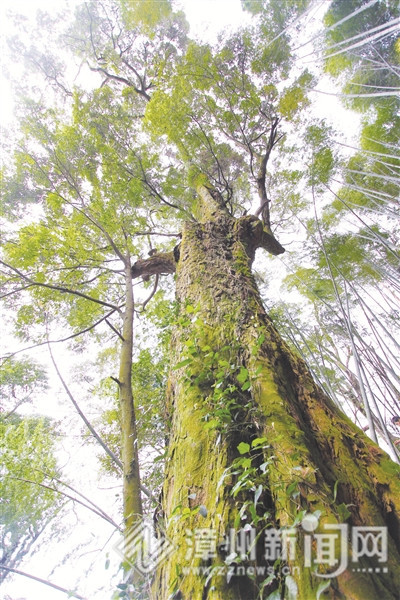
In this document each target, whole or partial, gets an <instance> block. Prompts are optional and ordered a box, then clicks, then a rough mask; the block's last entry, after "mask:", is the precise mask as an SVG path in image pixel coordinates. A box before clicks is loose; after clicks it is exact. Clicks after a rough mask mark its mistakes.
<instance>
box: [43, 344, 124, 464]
mask: <svg viewBox="0 0 400 600" xmlns="http://www.w3.org/2000/svg"><path fill="white" fill-rule="evenodd" d="M48 347H49V352H50V357H51V362H52V363H53V365H54V368H55V370H56V373H57V375H58V378H59V380H60V381H61V383H62V386H63V388H64V390H65V391H66V393H67V396H68V398H69V399H70V400H71V402H72V404H73V405H74V407H75V410H76V411H77V413H78V415H79V416H80V417H81V419H82V421H83V422H84V423H85V425H86V427H87V428H88V429H89V431H90V433H91V434H92V435H93V436H94V438H95V439H96V440H97V441H98V443H99V444H100V446H101V447H102V448H103V450H104V451H105V452H106V454H108V456H109V457H110V458H111V459H112V461H113V462H114V463H115V464H116V465H117V466H118V467H119V468H120V469H121V471H122V462H121V461H120V460H119V458H118V457H117V456H116V455H115V454H114V452H113V451H112V450H110V448H109V447H108V446H107V444H106V443H105V442H104V441H103V440H102V439H101V437H100V436H99V434H98V433H97V431H96V430H95V428H94V427H93V425H92V424H91V423H90V421H89V420H88V419H87V417H86V415H85V414H84V413H83V412H82V411H81V409H80V407H79V405H78V403H77V402H76V400H75V398H74V397H73V395H72V393H71V392H70V390H69V387H68V386H67V384H66V383H65V381H64V379H63V377H62V375H61V373H60V371H59V369H58V366H57V363H56V361H55V359H54V356H53V352H52V351H51V347H50V344H48Z"/></svg>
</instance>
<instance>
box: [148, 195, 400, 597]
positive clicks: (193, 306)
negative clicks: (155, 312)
mask: <svg viewBox="0 0 400 600" xmlns="http://www.w3.org/2000/svg"><path fill="white" fill-rule="evenodd" d="M200 197H201V198H202V201H201V211H200V213H201V215H202V222H199V223H187V224H186V226H185V228H184V230H183V234H182V243H181V246H180V257H179V261H178V265H177V281H176V286H177V300H178V303H179V317H178V319H177V324H176V329H175V334H174V342H173V353H174V361H175V364H176V365H178V364H179V363H183V364H182V365H181V366H180V367H178V368H177V369H175V370H173V371H172V374H171V376H170V379H169V385H168V398H167V402H168V412H169V415H170V419H171V430H170V442H169V451H168V459H167V464H166V477H165V485H164V489H163V508H164V517H165V521H164V525H165V532H166V535H167V536H168V537H169V538H170V539H171V540H172V541H173V542H174V544H175V546H176V550H175V552H173V553H172V554H171V555H170V556H169V557H168V558H167V559H165V560H164V561H163V562H162V563H161V564H160V566H159V568H158V572H157V574H156V579H155V583H154V588H153V591H154V598H157V600H168V599H172V598H175V599H181V600H206V599H209V600H211V599H212V600H230V599H231V600H241V599H245V598H246V599H253V598H254V599H256V598H267V597H268V595H269V594H270V593H271V592H273V591H274V589H279V590H280V595H279V594H278V595H277V597H281V598H292V599H294V598H297V599H298V600H309V599H311V598H315V596H316V590H317V589H318V587H319V586H320V584H321V582H324V581H325V579H322V578H321V577H320V576H317V575H315V574H313V573H314V571H317V572H318V573H319V575H323V574H324V572H325V574H327V573H329V572H333V571H335V570H339V571H342V572H340V573H337V576H336V577H334V578H333V579H332V580H331V587H330V592H329V594H330V595H329V597H330V598H346V599H350V598H351V599H357V600H358V599H359V600H368V599H371V600H376V598H382V600H383V598H385V600H390V599H393V600H395V599H396V598H398V593H399V589H400V555H399V546H400V529H399V512H398V511H399V508H400V479H399V475H400V469H399V467H398V466H397V465H396V464H394V463H393V462H392V461H391V460H390V459H389V457H388V456H387V455H386V454H385V453H384V452H383V451H382V450H381V449H379V448H378V446H376V445H375V444H374V443H373V442H371V440H370V439H368V438H367V437H366V436H365V435H364V434H363V432H362V431H361V430H360V429H358V428H357V427H356V426H355V425H353V424H352V422H351V421H350V420H349V419H348V418H347V417H346V416H345V415H344V414H343V413H342V412H340V410H338V408H337V407H336V405H334V404H333V402H332V401H331V400H330V399H329V398H328V397H327V396H325V395H324V393H323V392H322V391H321V390H320V389H319V388H318V387H317V386H316V385H315V383H314V381H313V379H312V377H311V375H310V373H309V371H308V369H307V368H306V366H305V364H304V363H303V361H302V360H301V359H300V358H299V357H298V356H297V355H295V354H294V353H293V352H292V351H291V350H290V349H289V348H288V347H287V345H286V344H285V343H284V342H283V341H282V339H281V337H280V336H279V334H278V333H277V331H276V330H275V328H274V326H273V325H272V323H271V321H270V319H269V318H268V316H267V314H266V312H265V310H264V308H263V304H262V301H261V298H260V296H259V293H258V290H257V287H256V284H255V281H254V279H253V276H252V274H251V263H252V260H253V258H254V252H255V249H256V247H257V246H261V245H262V246H264V247H265V246H266V245H268V240H267V243H265V240H264V238H263V236H264V232H262V226H261V229H260V225H261V224H260V221H259V220H258V219H255V218H254V217H242V218H241V219H233V218H232V217H230V216H229V215H228V214H227V213H226V211H225V210H224V209H223V206H222V204H221V203H220V202H218V197H217V196H216V194H214V193H213V194H212V195H211V194H210V193H209V191H208V190H207V189H206V188H204V187H203V188H202V189H201V190H200ZM263 240H264V241H263ZM255 440H256V441H255ZM252 443H253V447H252ZM246 444H248V446H246ZM238 446H239V449H238ZM246 450H248V451H246ZM241 452H242V453H243V454H241ZM236 459H239V460H238V461H237V462H236V463H235V467H234V468H233V470H232V472H230V471H226V469H228V468H229V467H231V466H232V463H233V461H235V460H236ZM241 459H242V460H241ZM346 506H347V508H346ZM302 511H303V512H302ZM304 511H306V512H308V513H314V514H315V515H317V516H318V515H319V513H318V512H316V511H321V514H320V518H319V525H318V529H317V530H316V531H311V530H307V529H306V525H307V523H311V524H312V523H313V522H312V520H311V521H310V520H308V518H307V519H306V520H305V521H303V524H304V525H305V527H304V528H303V527H302V526H301V523H300V522H301V520H302V517H304V515H305V512H304ZM345 519H347V520H346V521H345ZM344 522H346V523H347V524H348V525H349V527H348V531H347V532H344V536H343V539H344V545H345V549H346V551H348V553H349V560H348V564H347V563H346V564H345V565H344V567H343V565H341V568H340V569H338V567H339V565H338V564H337V565H336V566H334V565H333V564H332V565H329V564H318V563H317V562H315V560H317V561H318V559H315V556H316V555H315V547H316V544H318V542H317V539H318V538H314V537H313V535H314V534H315V533H317V534H320V533H321V534H323V533H327V532H328V533H329V534H332V533H333V534H335V533H336V534H338V533H340V532H343V530H340V529H338V528H336V529H332V530H328V529H326V525H327V524H331V525H333V526H334V525H335V524H341V523H344ZM246 524H247V525H248V527H251V528H255V530H256V532H257V534H260V535H259V537H258V539H257V543H256V556H255V559H254V560H248V561H247V560H244V561H243V563H242V570H240V569H239V570H238V571H237V573H239V574H240V576H238V575H234V576H233V577H230V576H229V575H228V577H227V576H226V573H225V575H222V570H221V569H217V567H218V566H223V565H224V564H225V563H224V561H225V559H226V557H227V554H232V552H233V551H234V550H235V548H233V547H232V546H231V547H228V546H224V544H223V541H224V538H225V535H226V534H228V533H229V530H230V529H236V531H238V530H239V529H242V530H243V528H245V525H246ZM293 525H294V526H296V530H295V534H296V535H297V546H296V549H295V550H296V552H295V556H294V557H293V556H291V555H290V554H291V552H288V554H289V556H288V557H287V558H286V560H285V561H278V562H276V563H275V566H274V562H275V560H274V558H276V556H275V557H274V556H271V560H269V561H268V560H267V559H266V558H265V556H264V554H265V548H264V539H265V536H266V535H267V536H268V535H269V534H271V532H272V528H276V529H278V528H280V529H281V530H282V528H285V527H291V526H293ZM314 525H315V524H312V527H314ZM362 525H365V526H378V527H385V526H388V529H389V535H388V554H389V556H388V561H387V563H385V564H384V565H383V566H384V567H387V568H388V572H387V573H375V572H374V573H372V574H370V573H368V572H366V571H364V572H362V571H361V569H365V570H366V569H368V568H369V567H371V568H372V566H373V568H375V567H379V566H380V565H379V564H378V562H377V560H378V559H377V558H376V557H375V558H371V559H370V560H371V563H368V562H367V561H368V559H364V558H360V561H359V562H357V563H356V562H354V563H352V562H351V561H350V556H351V552H352V550H351V544H350V541H349V540H348V537H349V538H350V533H351V527H350V526H362ZM312 527H311V529H312ZM198 529H201V530H214V531H215V532H216V540H215V541H216V547H214V544H213V543H212V542H208V543H207V547H208V550H209V554H210V556H208V558H207V557H204V558H201V557H200V553H201V552H200V550H201V548H200V545H201V543H202V542H201V541H199V540H200V535H201V532H199V531H196V530H198ZM292 534H293V532H292ZM203 535H205V536H207V537H208V539H209V540H210V539H212V535H213V534H212V533H204V531H203ZM246 535H248V536H250V537H251V531H250V532H249V533H248V534H246ZM293 535H294V534H293ZM309 543H311V545H310V546H309V548H310V549H311V555H310V556H311V558H312V560H313V561H314V563H313V564H311V562H310V560H309V558H307V556H304V547H307V544H309ZM204 547H205V546H204ZM248 550H249V548H248ZM354 550H355V549H353V551H354ZM335 552H336V556H337V558H338V559H339V562H340V559H341V558H342V561H343V558H344V557H343V553H344V547H342V549H341V551H340V548H338V544H336V550H335ZM340 552H341V553H342V556H340ZM353 556H354V555H353ZM231 558H232V557H231ZM307 561H308V563H307ZM228 562H229V561H228ZM263 565H264V566H265V567H268V566H269V567H270V570H269V572H265V574H264V575H260V576H255V577H253V576H252V573H251V571H249V570H247V574H243V566H245V567H249V566H253V567H262V566H263ZM381 566H382V565H381ZM188 567H195V568H196V567H197V568H198V567H211V568H213V567H215V570H214V571H213V573H214V574H213V575H210V576H208V575H207V573H206V572H204V574H201V573H200V572H196V570H195V569H194V570H192V571H191V572H190V571H189V572H188ZM342 567H343V568H342ZM289 569H290V573H291V576H290V577H286V579H285V575H287V574H288V573H289ZM354 569H359V572H357V571H354ZM271 572H273V573H275V574H276V578H275V579H274V578H273V577H271V582H270V583H269V584H268V585H266V586H265V587H264V589H263V592H262V593H261V595H260V596H258V594H259V593H260V585H261V583H262V581H264V580H265V579H266V578H267V576H268V574H269V573H271ZM208 574H210V571H208ZM296 589H297V592H296V591H295V590H296ZM296 594H297V595H296Z"/></svg>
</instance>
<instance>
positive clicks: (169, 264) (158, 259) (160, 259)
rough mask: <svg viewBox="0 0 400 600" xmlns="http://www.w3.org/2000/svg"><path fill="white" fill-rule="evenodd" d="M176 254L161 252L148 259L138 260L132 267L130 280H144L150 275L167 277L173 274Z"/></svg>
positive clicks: (173, 252)
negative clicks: (139, 278) (141, 278)
mask: <svg viewBox="0 0 400 600" xmlns="http://www.w3.org/2000/svg"><path fill="white" fill-rule="evenodd" d="M175 255H176V252H175V251H172V252H162V253H160V254H154V255H153V256H150V258H143V259H139V260H138V261H136V262H135V264H134V265H132V279H136V278H137V277H143V278H144V279H145V280H146V279H148V278H149V277H150V276H151V275H168V274H169V273H175V271H176V263H177V259H176V257H175Z"/></svg>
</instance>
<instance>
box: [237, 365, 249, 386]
mask: <svg viewBox="0 0 400 600" xmlns="http://www.w3.org/2000/svg"><path fill="white" fill-rule="evenodd" d="M236 377H237V380H238V382H239V383H244V382H245V381H247V379H248V378H249V372H248V370H247V369H245V368H244V367H240V371H239V373H238V374H237V376H236Z"/></svg>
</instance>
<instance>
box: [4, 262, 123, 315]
mask: <svg viewBox="0 0 400 600" xmlns="http://www.w3.org/2000/svg"><path fill="white" fill-rule="evenodd" d="M0 264H2V265H4V266H5V267H7V268H8V269H11V270H12V271H14V273H17V275H19V277H21V279H23V280H24V281H27V282H28V283H30V284H31V285H36V286H38V287H43V288H48V289H50V290H56V291H57V292H61V293H62V294H72V295H74V296H79V297H80V298H85V300H90V301H91V302H95V303H96V304H101V306H108V308H112V309H113V310H116V311H118V312H119V311H120V309H119V307H118V306H115V305H114V304H110V303H109V302H104V301H103V300H97V298H92V296H88V295H87V294H83V293H82V292H77V291H76V290H70V289H69V288H65V287H63V286H59V285H52V284H50V283H42V282H39V281H35V280H34V279H31V278H30V277H28V275H25V274H24V273H22V272H21V271H20V270H19V269H17V268H16V267H13V266H12V265H9V264H8V263H6V262H4V261H3V260H0Z"/></svg>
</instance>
